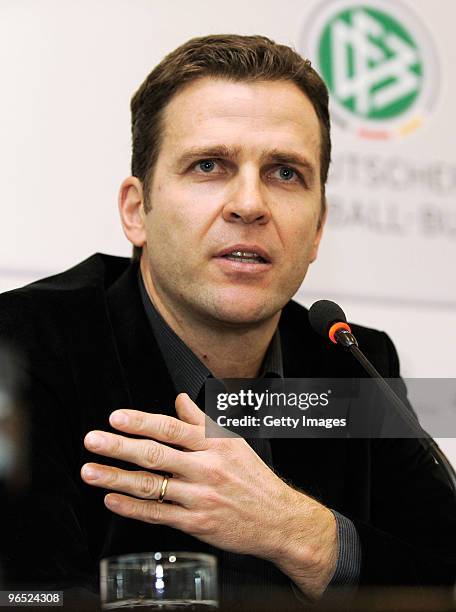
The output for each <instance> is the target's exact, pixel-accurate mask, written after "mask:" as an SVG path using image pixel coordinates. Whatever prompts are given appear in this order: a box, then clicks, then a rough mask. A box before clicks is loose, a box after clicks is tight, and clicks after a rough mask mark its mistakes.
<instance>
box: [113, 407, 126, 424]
mask: <svg viewBox="0 0 456 612" xmlns="http://www.w3.org/2000/svg"><path fill="white" fill-rule="evenodd" d="M111 422H112V424H113V425H126V424H127V423H128V416H127V414H126V413H125V412H122V411H121V410H117V411H116V412H113V413H112V414H111Z"/></svg>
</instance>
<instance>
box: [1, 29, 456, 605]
mask: <svg viewBox="0 0 456 612" xmlns="http://www.w3.org/2000/svg"><path fill="white" fill-rule="evenodd" d="M327 104H328V99H327V92H326V88H325V86H324V84H323V82H322V81H321V79H320V78H319V77H318V75H317V74H316V73H315V72H314V70H313V69H312V68H311V66H310V64H309V63H308V62H307V61H305V60H303V59H302V58H301V57H300V56H299V55H297V54H296V53H295V52H293V51H292V50H291V49H289V48H288V47H284V46H280V45H276V44H275V43H273V42H272V41H270V40H268V39H266V38H263V37H242V36H210V37H204V38H200V39H194V40H192V41H189V42H188V43H186V44H185V45H183V46H182V47H179V48H178V49H176V50H175V51H173V52H172V53H171V54H170V55H168V56H167V57H166V58H165V59H164V60H163V61H162V62H161V64H160V65H159V66H157V67H156V68H155V70H154V71H153V72H152V73H151V74H150V75H149V76H148V77H147V79H146V81H145V82H144V83H143V85H142V86H141V87H140V89H139V90H138V92H137V93H136V95H135V96H134V98H133V100H132V128H133V157H132V176H131V177H129V178H127V179H126V180H125V181H124V182H123V183H122V186H121V189H120V196H119V207H120V214H121V218H122V224H123V228H124V231H125V234H126V236H127V238H128V239H129V240H130V242H132V244H133V245H134V248H135V251H134V254H135V259H134V262H133V263H131V264H129V263H128V262H127V261H125V260H122V259H121V258H112V257H107V256H100V255H96V256H94V257H92V258H90V259H88V260H87V261H86V262H83V263H82V264H80V265H79V266H77V267H76V268H74V269H72V270H70V271H68V272H65V273H63V274H61V275H58V276H56V277H52V278H51V279H46V280H44V281H40V282H38V283H36V284H34V285H31V286H29V287H27V288H24V289H21V290H17V291H14V292H11V293H9V294H6V295H4V296H3V297H2V300H1V302H0V309H1V313H2V315H1V318H0V320H1V324H0V325H1V330H2V336H3V337H5V338H8V339H10V340H11V339H12V340H14V341H15V343H16V344H18V345H20V346H21V347H22V350H23V353H24V355H25V359H26V360H27V366H26V367H27V369H28V371H29V375H30V380H31V392H30V402H31V405H32V410H31V415H30V418H31V425H32V457H33V466H32V467H33V486H32V488H31V490H30V493H29V498H28V499H27V503H26V509H24V511H23V512H20V513H18V516H15V517H10V521H11V522H12V524H13V525H14V529H12V535H11V542H10V546H9V559H8V563H9V567H10V568H11V574H12V575H13V576H14V575H15V574H17V575H20V576H21V578H22V579H25V580H27V581H28V582H29V584H34V585H36V584H41V585H48V586H49V587H54V588H55V587H56V586H60V587H62V588H64V587H71V586H80V587H85V588H88V589H92V590H96V588H97V587H96V572H97V565H98V562H99V559H100V558H102V557H104V556H108V555H112V554H118V553H122V552H139V551H140V550H146V551H150V550H173V549H174V550H201V551H208V552H212V553H213V554H216V555H217V556H218V558H219V566H220V571H221V587H222V600H223V601H231V602H239V601H241V600H242V599H243V598H244V597H245V596H246V593H249V592H251V591H255V590H256V589H261V590H262V591H263V593H266V594H267V593H268V589H271V590H272V589H274V588H279V587H280V588H282V589H284V590H286V591H287V593H288V596H289V597H290V598H295V597H296V596H302V597H304V598H307V599H309V600H315V599H318V598H319V597H320V596H321V595H322V594H323V593H324V592H325V591H326V590H327V589H328V587H330V586H333V585H334V586H337V585H344V584H345V585H346V584H351V585H356V584H361V585H381V584H451V582H452V581H453V580H454V576H455V557H454V553H453V552H452V549H451V545H450V541H451V538H452V537H454V534H455V530H456V529H455V527H456V523H455V513H454V500H453V497H452V493H451V490H450V487H449V484H448V483H447V481H446V479H445V475H444V474H442V473H441V468H440V466H438V465H436V464H435V463H434V462H433V460H432V457H430V456H427V455H426V453H425V452H424V451H423V450H422V449H421V447H420V445H419V443H418V442H417V441H416V440H329V439H328V440H310V439H309V440H280V439H276V440H271V441H259V440H252V441H250V443H249V444H248V443H247V442H246V441H245V440H242V439H232V438H225V439H214V438H212V439H211V438H206V436H205V430H204V412H203V411H202V410H201V407H202V405H203V404H202V397H203V389H204V382H205V380H206V379H207V378H208V377H209V376H214V377H216V378H252V377H261V376H286V377H331V376H333V377H344V376H360V375H361V372H360V370H359V369H358V367H357V366H356V365H354V364H353V363H352V362H351V360H350V358H349V356H346V355H343V354H341V353H340V352H339V351H338V350H337V349H336V348H333V347H331V346H329V343H328V344H325V343H324V342H322V341H321V340H320V339H319V338H318V337H317V336H316V335H315V334H314V333H313V332H312V331H311V330H310V328H309V324H308V322H307V315H306V310H305V309H304V308H302V307H300V306H299V305H297V304H296V303H294V302H292V301H290V300H291V298H292V296H293V295H294V294H295V293H296V291H297V290H298V288H299V286H300V285H301V283H302V280H303V279H304V277H305V274H306V272H307V268H308V266H309V264H310V263H312V262H313V261H314V260H315V258H316V256H317V251H318V247H319V243H320V240H321V236H322V231H323V227H324V222H325V217H326V206H325V189H324V186H325V181H326V178H327V173H328V166H329V159H330V136H329V117H328V108H327ZM356 329H357V335H358V338H359V339H360V341H361V343H362V346H363V348H364V350H365V351H366V353H367V354H368V355H369V357H370V358H371V359H372V360H373V362H374V363H375V365H376V366H377V368H378V369H379V370H380V371H381V372H382V374H384V375H387V376H391V377H395V376H398V375H399V367H398V361H397V356H396V353H395V350H394V347H393V345H392V344H391V341H390V340H389V339H388V337H387V336H386V335H385V334H383V333H380V332H375V331H373V330H366V329H363V328H356ZM176 396H177V397H176ZM174 404H175V406H174ZM83 440H84V443H83ZM81 467H82V470H81ZM80 470H81V476H82V480H81V477H80V474H79V472H80ZM171 475H172V478H171V477H168V476H171ZM106 490H108V491H109V492H108V494H107V495H106ZM431 498H432V504H431ZM163 501H166V502H172V503H161V502H163ZM103 502H104V505H103ZM25 560H26V561H27V563H24V561H25ZM292 589H294V591H293V590H292ZM284 597H285V596H284Z"/></svg>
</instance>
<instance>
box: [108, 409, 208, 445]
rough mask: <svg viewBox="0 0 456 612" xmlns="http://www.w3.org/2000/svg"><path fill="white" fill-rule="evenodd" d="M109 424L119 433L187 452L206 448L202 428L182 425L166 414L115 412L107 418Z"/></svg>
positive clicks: (130, 411)
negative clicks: (141, 437)
mask: <svg viewBox="0 0 456 612" xmlns="http://www.w3.org/2000/svg"><path fill="white" fill-rule="evenodd" d="M109 422H110V423H111V425H112V426H113V427H115V428H116V429H120V430H121V431H125V432H127V433H131V434H137V435H143V436H146V437H148V438H153V439H154V440H159V441H160V442H166V443H167V444H174V445H176V446H181V447H183V448H187V449H189V450H203V449H205V448H207V440H206V439H205V437H204V429H203V428H202V427H196V426H195V425H191V424H189V423H184V422H183V421H180V420H179V419H176V418H174V417H171V416H167V415H166V414H150V413H148V412H140V411H139V410H116V411H114V412H113V413H112V414H111V416H110V417H109Z"/></svg>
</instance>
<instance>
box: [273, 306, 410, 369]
mask: <svg viewBox="0 0 456 612" xmlns="http://www.w3.org/2000/svg"><path fill="white" fill-rule="evenodd" d="M349 325H350V327H351V329H352V331H353V334H354V336H355V337H356V339H357V340H358V343H359V346H360V349H361V350H362V351H363V353H364V354H365V355H366V356H367V357H368V359H370V360H371V361H372V363H373V364H374V366H375V367H376V368H377V369H378V370H379V372H380V373H381V374H382V375H383V376H386V377H391V378H394V377H398V376H399V358H398V355H397V351H396V348H395V346H394V344H393V342H392V341H391V339H390V337H389V336H388V334H387V333H385V332H384V331H381V330H378V329H374V328H371V327H366V326H364V325H358V324H357V323H353V322H352V321H349ZM280 334H281V336H285V337H286V338H287V339H288V341H289V342H293V343H294V344H296V345H298V344H301V345H303V343H306V344H307V345H309V344H310V346H312V347H315V348H317V347H319V348H320V347H321V348H322V349H324V348H327V349H328V351H327V352H328V353H332V352H333V351H331V349H333V348H334V349H337V350H340V349H339V347H335V346H334V345H333V344H332V342H331V341H330V340H329V339H327V340H326V339H325V338H322V337H321V336H319V335H318V334H317V333H316V332H315V331H314V330H313V329H312V327H311V325H310V322H309V309H308V308H306V307H305V306H302V305H301V304H299V303H298V302H296V301H294V300H291V301H290V302H288V304H287V305H286V306H285V307H284V309H283V311H282V316H281V319H280ZM346 356H347V357H350V358H351V359H353V357H351V356H350V355H346Z"/></svg>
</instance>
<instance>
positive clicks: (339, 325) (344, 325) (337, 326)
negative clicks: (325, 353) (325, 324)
mask: <svg viewBox="0 0 456 612" xmlns="http://www.w3.org/2000/svg"><path fill="white" fill-rule="evenodd" d="M339 329H346V330H347V331H349V332H350V333H351V329H350V325H349V324H348V323H343V322H342V321H339V322H338V323H334V325H331V328H330V330H329V332H328V336H329V339H330V340H331V342H334V344H337V340H336V336H335V334H336V332H338V331H339Z"/></svg>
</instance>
